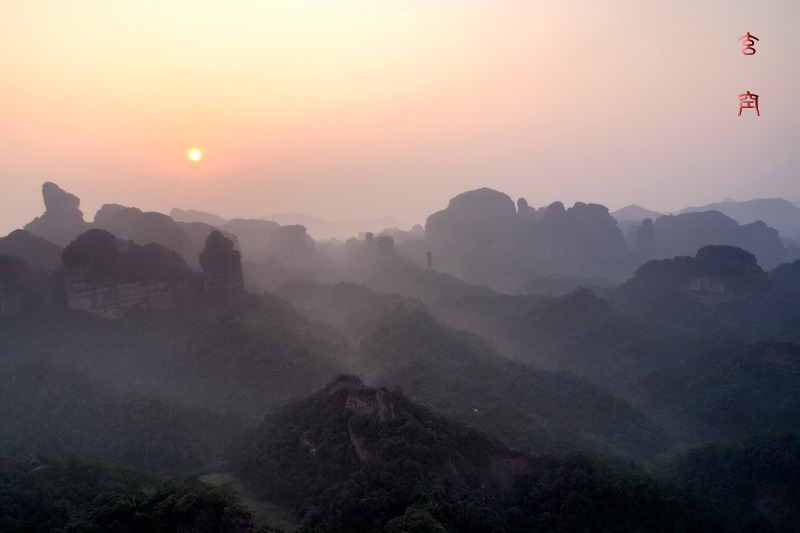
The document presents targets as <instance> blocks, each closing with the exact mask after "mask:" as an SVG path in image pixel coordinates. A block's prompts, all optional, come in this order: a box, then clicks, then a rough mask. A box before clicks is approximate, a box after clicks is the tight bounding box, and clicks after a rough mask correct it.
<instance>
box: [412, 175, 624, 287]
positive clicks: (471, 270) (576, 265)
mask: <svg viewBox="0 0 800 533" xmlns="http://www.w3.org/2000/svg"><path fill="white" fill-rule="evenodd" d="M425 229H426V235H427V238H428V244H429V247H430V248H431V251H432V252H433V255H434V256H436V258H437V265H438V268H441V269H442V270H445V271H448V272H451V273H453V274H456V275H457V276H459V277H462V278H463V279H465V280H466V281H469V282H474V283H481V284H488V285H491V286H493V287H496V288H500V289H501V290H515V289H516V288H518V287H520V286H522V285H523V284H525V283H527V282H530V281H532V280H534V279H537V278H542V277H547V276H552V275H554V274H558V275H567V276H573V277H598V278H611V279H622V278H624V277H625V276H626V275H628V274H629V272H630V263H631V261H630V254H629V252H628V250H627V247H626V245H625V239H624V237H623V235H622V232H621V231H620V230H619V228H617V224H616V221H615V220H614V218H613V217H611V216H610V215H609V214H608V209H606V208H605V207H603V206H601V205H597V204H585V203H582V202H577V203H576V204H575V205H574V206H573V207H571V208H569V209H566V208H565V207H564V204H562V203H561V202H553V203H552V204H550V205H549V206H547V207H546V208H544V209H541V210H539V211H534V210H533V209H532V208H530V206H528V204H527V202H526V201H525V200H524V199H520V201H519V202H518V203H517V206H516V207H515V205H514V202H513V201H512V200H511V198H509V197H508V196H507V195H505V194H503V193H501V192H498V191H494V190H492V189H486V188H484V189H478V190H475V191H469V192H466V193H463V194H460V195H458V196H456V197H455V198H453V199H452V200H450V204H449V205H448V207H447V209H444V210H443V211H439V212H438V213H434V214H433V215H431V216H430V217H428V220H427V223H426V227H425Z"/></svg>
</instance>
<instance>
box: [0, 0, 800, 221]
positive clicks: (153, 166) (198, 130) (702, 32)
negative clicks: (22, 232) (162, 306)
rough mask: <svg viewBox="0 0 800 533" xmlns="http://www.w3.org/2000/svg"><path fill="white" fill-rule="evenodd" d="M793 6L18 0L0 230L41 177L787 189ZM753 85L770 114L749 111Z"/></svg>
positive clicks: (244, 206) (284, 204) (382, 196)
mask: <svg viewBox="0 0 800 533" xmlns="http://www.w3.org/2000/svg"><path fill="white" fill-rule="evenodd" d="M601 4H602V5H601ZM797 20H800V2H796V1H791V0H782V1H766V2H760V3H757V4H754V3H752V2H744V1H740V0H728V1H713V0H712V1H708V2H702V3H698V2H691V1H686V0H679V1H674V2H660V1H646V0H639V1H634V0H618V1H609V2H602V3H600V2H595V1H591V0H582V1H579V0H558V1H556V0H553V1H534V0H531V1H512V0H497V1H493V2H488V1H481V2H479V1H472V0H459V1H455V0H443V1H441V2H431V1H429V0H427V1H422V0H404V1H399V0H398V1H390V0H386V1H380V0H372V1H367V0H363V1H355V0H352V1H339V0H316V1H303V0H294V1H266V0H264V1H257V0H253V1H231V2H224V3H223V2H217V1H202V0H193V1H183V0H171V1H169V2H164V1H139V2H116V1H85V0H72V1H70V2H60V1H33V2H32V1H16V0H11V1H6V2H3V6H2V7H0V80H1V81H0V187H2V191H3V192H2V198H3V201H2V204H0V207H2V209H0V233H2V234H5V233H7V232H8V231H10V230H11V229H14V228H16V227H21V226H22V225H24V224H25V223H27V222H28V221H29V220H30V219H32V218H33V217H34V216H37V215H39V214H40V213H41V211H42V204H41V198H40V195H39V192H40V191H39V186H40V185H41V183H42V182H44V181H48V180H49V181H54V182H56V183H58V184H59V185H61V186H62V187H63V188H64V189H66V190H68V191H70V192H72V193H74V194H76V195H78V196H79V197H81V199H82V201H83V202H82V209H83V211H84V213H85V215H86V218H87V219H89V220H91V218H92V217H93V215H94V212H95V211H96V210H97V209H98V208H99V207H100V205H101V204H103V203H121V204H124V205H134V206H137V207H140V208H143V209H145V210H158V211H162V212H169V210H170V209H171V208H172V207H181V208H194V209H203V210H207V211H211V212H215V213H218V214H220V215H222V216H229V217H230V216H248V217H260V216H264V215H269V214H271V213H287V212H303V213H308V214H313V215H317V216H321V217H326V218H329V219H333V220H344V219H349V218H360V217H377V216H397V217H399V218H402V219H404V220H408V221H410V222H424V217H425V216H426V215H428V214H430V213H432V212H433V211H436V210H438V209H441V208H443V207H444V206H445V205H446V202H447V200H448V199H449V198H450V197H452V196H454V195H455V194H457V193H459V192H462V191H464V190H467V189H472V188H476V187H480V186H489V187H493V188H496V189H499V190H502V191H504V192H507V193H509V194H510V195H512V196H514V197H518V196H525V197H527V198H528V200H529V202H530V203H531V205H534V206H539V205H545V204H548V203H550V202H552V201H555V200H561V201H564V202H565V203H568V204H571V203H572V202H574V201H587V202H588V201H593V202H599V203H603V204H605V205H607V206H609V207H611V208H612V209H616V208H619V207H622V206H623V205H627V204H630V203H638V204H640V205H643V206H645V207H649V208H652V209H657V210H665V211H666V210H674V209H679V208H681V207H685V206H687V205H700V204H703V203H708V202H712V201H718V200H721V199H722V198H723V197H734V198H736V199H740V200H744V199H749V198H754V197H770V196H784V197H786V198H787V199H789V200H792V201H794V200H797V199H799V198H800V186H798V183H800V176H799V175H798V168H800V165H799V164H800V150H798V149H797V145H798V139H800V135H799V134H800V121H799V120H798V119H800V101H798V98H797V96H796V95H798V94H800V44H799V43H800V41H798V39H797V37H796V21H797ZM747 31H750V32H751V33H753V34H754V35H756V36H757V37H759V38H760V39H761V41H760V43H759V44H758V45H757V46H756V49H757V50H758V52H757V53H756V54H755V55H754V56H752V57H745V56H743V55H742V54H741V53H740V51H739V50H740V46H739V45H738V43H737V42H736V39H737V38H738V37H739V36H740V35H743V34H744V33H745V32H747ZM746 90H751V91H753V92H754V93H757V94H760V95H761V98H762V99H761V106H762V116H761V117H757V118H756V117H754V116H748V115H743V116H742V117H737V116H736V113H737V111H738V104H737V100H736V96H737V95H738V94H739V93H740V92H744V91H746ZM192 147H197V148H200V149H202V150H203V159H202V160H201V161H200V162H198V163H192V162H190V161H188V160H187V157H186V151H187V150H188V149H189V148H192Z"/></svg>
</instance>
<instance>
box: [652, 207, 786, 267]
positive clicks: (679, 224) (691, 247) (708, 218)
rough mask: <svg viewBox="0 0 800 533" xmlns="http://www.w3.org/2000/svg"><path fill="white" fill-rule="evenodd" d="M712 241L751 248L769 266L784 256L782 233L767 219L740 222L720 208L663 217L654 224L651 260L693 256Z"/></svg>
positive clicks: (776, 263) (749, 249)
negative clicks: (718, 209)
mask: <svg viewBox="0 0 800 533" xmlns="http://www.w3.org/2000/svg"><path fill="white" fill-rule="evenodd" d="M710 244H725V245H729V246H735V247H738V248H742V249H744V250H747V251H748V252H751V253H753V254H755V256H756V257H757V258H758V262H759V264H760V265H762V266H763V267H764V268H767V269H771V268H774V267H776V266H777V265H778V264H780V263H781V262H782V261H783V257H784V249H783V244H782V243H781V240H780V237H779V236H778V232H777V231H776V230H775V229H773V228H770V227H768V226H767V225H766V224H764V223H763V222H753V223H751V224H745V225H739V223H738V222H736V221H735V220H733V219H732V218H729V217H727V216H725V215H723V214H722V213H720V212H719V211H703V212H693V213H684V214H681V215H667V216H662V217H659V218H658V219H657V220H656V221H655V223H654V225H653V257H651V259H668V258H671V257H677V256H685V255H693V254H694V253H695V252H696V251H697V250H698V249H700V248H701V247H703V246H706V245H710ZM643 259H644V258H643Z"/></svg>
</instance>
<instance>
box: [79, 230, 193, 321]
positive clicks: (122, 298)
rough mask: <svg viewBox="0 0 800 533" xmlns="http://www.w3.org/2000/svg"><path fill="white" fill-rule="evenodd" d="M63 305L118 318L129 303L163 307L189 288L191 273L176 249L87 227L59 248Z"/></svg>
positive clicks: (170, 305) (187, 291)
mask: <svg viewBox="0 0 800 533" xmlns="http://www.w3.org/2000/svg"><path fill="white" fill-rule="evenodd" d="M63 258H64V285H65V291H66V298H67V307H68V308H69V309H73V310H81V311H87V312H89V313H92V314H95V315H97V316H100V317H103V318H120V317H122V316H124V314H125V312H126V310H128V309H130V308H134V307H144V308H152V309H169V308H172V307H174V306H175V304H176V302H177V301H178V300H180V299H181V298H185V297H186V296H187V294H188V293H189V292H190V291H191V285H192V279H193V273H192V272H191V270H190V269H189V268H188V266H186V262H185V261H184V260H183V258H182V257H180V255H178V254H177V253H175V252H173V251H171V250H168V249H166V248H164V247H162V246H160V245H158V244H148V245H145V246H139V245H137V244H135V243H133V242H131V241H128V240H124V239H119V238H117V237H115V236H114V235H113V234H111V233H109V232H107V231H105V230H99V229H92V230H89V231H87V232H86V233H84V234H83V235H81V236H79V237H78V238H77V239H75V241H73V242H72V243H71V244H70V245H69V246H67V247H66V248H65V249H64V254H63Z"/></svg>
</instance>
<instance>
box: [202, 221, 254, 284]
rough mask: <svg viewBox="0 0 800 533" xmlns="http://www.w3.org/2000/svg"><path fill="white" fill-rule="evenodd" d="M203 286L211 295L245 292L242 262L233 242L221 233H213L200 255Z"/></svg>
mask: <svg viewBox="0 0 800 533" xmlns="http://www.w3.org/2000/svg"><path fill="white" fill-rule="evenodd" d="M200 266H201V267H202V269H203V286H204V287H205V289H206V292H208V293H209V294H216V295H224V294H241V293H243V292H244V278H243V277H242V261H241V257H240V255H239V252H237V251H236V250H234V249H233V241H231V240H230V239H228V238H226V237H225V236H224V235H223V234H222V233H220V232H219V231H212V232H211V234H209V236H208V238H207V239H206V247H205V248H204V249H203V252H202V253H201V254H200Z"/></svg>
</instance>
